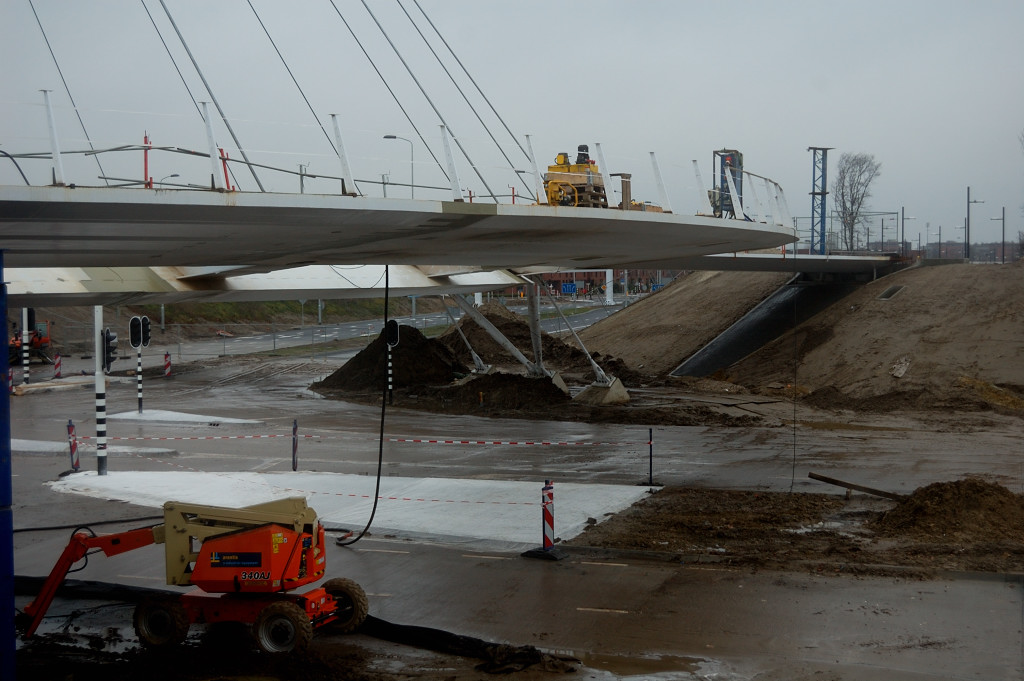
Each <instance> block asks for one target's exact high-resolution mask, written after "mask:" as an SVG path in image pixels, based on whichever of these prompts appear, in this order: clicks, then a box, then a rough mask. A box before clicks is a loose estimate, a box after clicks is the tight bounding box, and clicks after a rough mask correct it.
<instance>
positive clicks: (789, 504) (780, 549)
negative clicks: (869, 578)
mask: <svg viewBox="0 0 1024 681" xmlns="http://www.w3.org/2000/svg"><path fill="white" fill-rule="evenodd" d="M567 544H568V545H575V546H589V547H597V548H605V549H616V550H642V551H655V552H658V553H664V554H666V555H672V556H673V557H674V558H675V559H677V560H681V561H682V562H715V563H724V564H729V565H747V566H757V567H765V568H771V569H783V570H792V569H811V570H814V571H825V572H841V571H845V572H857V573H865V574H890V573H893V574H898V573H903V572H904V569H905V568H907V567H909V568H911V569H914V570H918V571H919V572H918V574H920V575H921V576H926V575H928V574H932V573H933V572H934V571H935V570H977V571H990V572H1019V571H1022V570H1024V499H1022V497H1021V496H1019V495H1015V494H1013V493H1012V492H1010V491H1009V490H1007V489H1006V488H1005V487H1001V486H999V485H995V484H991V483H987V482H984V481H982V480H979V479H977V478H968V479H965V480H960V481H956V482H943V483H935V484H932V485H928V486H926V487H922V488H920V489H918V490H917V491H915V492H914V494H912V495H910V496H908V497H907V498H906V499H904V500H903V501H901V502H892V501H888V500H883V499H878V498H875V497H868V498H864V497H854V498H853V500H852V501H851V500H845V499H844V498H842V497H839V496H835V495H826V494H787V493H780V492H744V491H733V490H711V489H694V488H682V487H666V488H664V489H663V490H661V491H659V492H657V493H656V494H653V495H652V496H650V497H648V498H646V499H644V500H642V501H640V502H638V503H637V504H634V505H633V506H632V507H631V508H629V509H627V510H625V511H622V512H620V513H618V514H616V515H615V516H613V517H611V518H609V519H607V520H605V521H604V522H601V523H599V524H597V525H593V526H591V527H589V528H588V529H587V530H586V531H585V532H584V533H583V534H581V535H579V536H578V537H576V538H574V539H573V540H571V541H569V542H567ZM887 566H901V567H900V568H892V567H887Z"/></svg>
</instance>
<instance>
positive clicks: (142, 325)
mask: <svg viewBox="0 0 1024 681" xmlns="http://www.w3.org/2000/svg"><path fill="white" fill-rule="evenodd" d="M149 338H150V324H149V317H132V318H131V321H129V322H128V342H129V343H131V346H132V347H133V348H135V349H136V350H137V351H138V363H137V364H136V365H135V377H136V379H137V383H138V395H139V413H140V414H141V413H142V348H144V347H149Z"/></svg>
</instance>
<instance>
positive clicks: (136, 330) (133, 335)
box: [128, 317, 142, 348]
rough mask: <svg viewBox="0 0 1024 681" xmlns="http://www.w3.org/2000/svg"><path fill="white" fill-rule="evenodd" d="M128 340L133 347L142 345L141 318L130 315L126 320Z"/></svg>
mask: <svg viewBox="0 0 1024 681" xmlns="http://www.w3.org/2000/svg"><path fill="white" fill-rule="evenodd" d="M128 342H129V343H130V344H131V346H132V347H133V348H139V347H142V320H141V319H139V318H138V317H132V318H131V320H129V322H128Z"/></svg>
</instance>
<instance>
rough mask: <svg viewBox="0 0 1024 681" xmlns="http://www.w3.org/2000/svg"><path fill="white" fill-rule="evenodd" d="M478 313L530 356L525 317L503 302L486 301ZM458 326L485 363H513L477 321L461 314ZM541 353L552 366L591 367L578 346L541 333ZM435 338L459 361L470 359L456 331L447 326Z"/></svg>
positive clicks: (531, 343)
mask: <svg viewBox="0 0 1024 681" xmlns="http://www.w3.org/2000/svg"><path fill="white" fill-rule="evenodd" d="M480 312H481V313H483V315H484V317H486V318H487V321H489V322H490V323H491V324H494V326H495V327H496V328H497V329H498V331H501V333H502V335H503V336H505V338H507V339H509V340H510V341H511V342H512V344H513V345H514V346H515V347H517V348H519V351H520V352H522V353H523V354H524V355H526V357H528V358H530V359H533V352H532V349H533V340H532V339H531V337H530V325H529V324H528V323H527V322H526V320H525V319H523V318H522V317H520V316H519V315H517V314H516V313H514V312H512V311H511V310H508V309H507V308H505V307H504V306H503V305H501V304H499V303H495V302H493V301H492V302H489V303H487V304H485V305H483V306H482V307H480ZM458 324H459V328H461V329H462V333H463V334H465V336H466V338H467V339H468V340H469V343H470V345H472V346H473V350H475V351H476V354H477V355H479V356H480V359H482V360H483V361H484V362H486V363H488V364H515V363H516V360H515V358H513V357H512V355H510V354H509V353H508V352H507V351H506V350H505V349H504V348H503V347H501V346H500V345H498V343H497V342H496V341H495V340H494V339H493V338H491V336H490V334H488V333H487V331H485V330H484V328H483V327H481V326H480V325H479V324H477V323H476V322H475V321H473V320H472V319H471V318H470V317H469V316H468V315H467V316H464V317H462V319H460V320H459V322H458ZM540 337H541V352H542V353H543V360H544V364H545V365H547V364H551V366H552V368H558V369H561V370H565V371H568V370H586V369H588V368H589V367H590V362H589V361H588V359H587V355H586V353H585V352H583V351H582V350H580V349H579V348H577V347H574V346H572V345H568V344H566V343H565V342H563V341H562V340H560V339H558V338H555V337H553V336H550V335H548V334H546V333H543V332H541V335H540ZM438 340H439V341H440V342H441V343H443V344H444V345H445V346H447V347H448V349H449V350H451V351H452V353H453V354H454V355H455V357H457V358H458V359H459V360H460V361H462V362H465V363H470V362H472V357H471V356H470V354H469V349H468V348H467V347H466V344H465V343H464V342H463V341H462V338H461V337H460V336H459V333H458V331H456V330H455V329H448V330H447V331H445V332H444V333H443V334H441V335H440V336H439V337H438Z"/></svg>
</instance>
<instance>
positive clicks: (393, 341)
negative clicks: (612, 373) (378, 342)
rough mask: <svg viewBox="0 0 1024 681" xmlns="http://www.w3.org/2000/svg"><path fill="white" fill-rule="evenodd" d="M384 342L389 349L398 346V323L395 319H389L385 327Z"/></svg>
mask: <svg viewBox="0 0 1024 681" xmlns="http://www.w3.org/2000/svg"><path fill="white" fill-rule="evenodd" d="M384 340H385V341H386V342H387V344H388V346H389V347H392V348H393V347H395V346H396V345H398V322H397V321H395V320H394V319H389V320H388V321H387V323H386V324H385V325H384Z"/></svg>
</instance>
